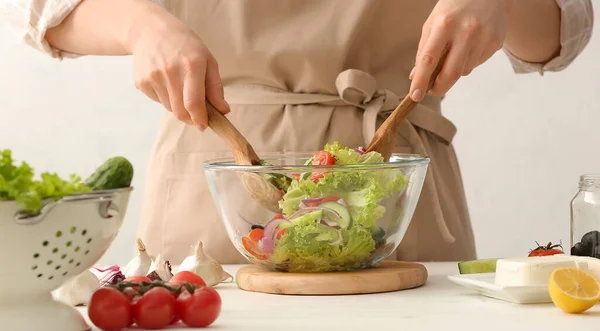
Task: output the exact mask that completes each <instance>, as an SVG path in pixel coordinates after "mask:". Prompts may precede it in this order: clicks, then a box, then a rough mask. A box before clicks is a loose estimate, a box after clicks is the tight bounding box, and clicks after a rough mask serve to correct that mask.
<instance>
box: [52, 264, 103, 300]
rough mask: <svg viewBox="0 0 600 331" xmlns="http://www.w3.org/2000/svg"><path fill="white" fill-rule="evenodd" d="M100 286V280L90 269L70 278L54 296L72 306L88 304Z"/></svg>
mask: <svg viewBox="0 0 600 331" xmlns="http://www.w3.org/2000/svg"><path fill="white" fill-rule="evenodd" d="M98 288H100V281H99V280H98V277H96V275H94V273H93V272H91V271H90V270H86V271H84V272H83V273H81V274H80V275H78V276H76V277H73V278H71V279H69V280H68V281H67V282H66V283H64V284H63V286H61V287H60V288H59V289H57V290H56V291H54V292H53V293H52V294H53V296H54V298H55V299H56V300H58V301H61V302H63V303H65V304H67V305H71V306H86V305H87V304H88V303H89V302H90V299H91V298H92V295H93V294H94V292H95V291H96V290H97V289H98Z"/></svg>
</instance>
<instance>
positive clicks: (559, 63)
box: [504, 0, 594, 75]
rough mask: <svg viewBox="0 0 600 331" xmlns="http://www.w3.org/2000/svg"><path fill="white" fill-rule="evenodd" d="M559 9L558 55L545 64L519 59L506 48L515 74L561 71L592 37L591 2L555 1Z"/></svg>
mask: <svg viewBox="0 0 600 331" xmlns="http://www.w3.org/2000/svg"><path fill="white" fill-rule="evenodd" d="M556 3H557V4H558V6H559V7H560V9H561V26H560V45H561V50H560V53H559V54H558V55H557V56H556V57H555V58H553V59H551V60H550V61H548V62H547V63H531V62H527V61H524V60H522V59H519V58H518V57H517V56H515V55H514V54H512V53H511V52H510V51H508V50H507V49H506V48H504V52H505V53H506V54H507V55H508V58H509V60H510V62H511V64H512V67H513V70H514V71H515V72H516V73H530V72H538V73H540V74H542V75H543V74H544V72H546V71H561V70H563V69H565V68H566V67H567V66H568V65H569V64H571V62H573V61H574V60H575V58H576V57H577V56H578V55H579V54H580V53H581V52H582V51H583V49H584V48H585V47H586V45H587V44H588V43H589V41H590V39H591V37H592V29H593V27H594V11H593V8H592V2H591V0H556Z"/></svg>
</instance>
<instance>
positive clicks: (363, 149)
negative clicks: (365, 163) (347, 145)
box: [355, 146, 367, 155]
mask: <svg viewBox="0 0 600 331" xmlns="http://www.w3.org/2000/svg"><path fill="white" fill-rule="evenodd" d="M355 151H356V152H357V153H358V154H360V155H364V154H365V153H366V152H367V149H366V148H364V147H362V146H360V147H358V148H356V149H355Z"/></svg>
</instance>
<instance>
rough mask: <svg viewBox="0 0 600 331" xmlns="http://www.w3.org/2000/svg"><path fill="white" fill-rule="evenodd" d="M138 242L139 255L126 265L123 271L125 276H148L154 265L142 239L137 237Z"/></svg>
mask: <svg viewBox="0 0 600 331" xmlns="http://www.w3.org/2000/svg"><path fill="white" fill-rule="evenodd" d="M136 243H137V246H138V255H137V256H136V257H134V258H133V260H131V261H129V263H127V266H125V270H124V272H123V274H124V275H125V277H131V276H146V275H147V274H148V271H149V270H150V266H151V265H152V258H151V257H150V256H149V255H148V253H147V252H146V246H144V243H143V242H142V239H140V238H137V240H136Z"/></svg>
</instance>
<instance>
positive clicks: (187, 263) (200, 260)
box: [177, 241, 233, 286]
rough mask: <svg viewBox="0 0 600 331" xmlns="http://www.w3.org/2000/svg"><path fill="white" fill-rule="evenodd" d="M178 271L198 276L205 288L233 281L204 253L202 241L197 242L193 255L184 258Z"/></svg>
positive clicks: (231, 277)
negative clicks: (229, 280)
mask: <svg viewBox="0 0 600 331" xmlns="http://www.w3.org/2000/svg"><path fill="white" fill-rule="evenodd" d="M180 271H190V272H193V273H195V274H196V275H198V276H200V277H201V278H202V279H203V280H204V282H205V283H206V285H207V286H215V285H217V284H219V283H222V282H224V281H226V280H228V279H233V276H231V275H230V274H228V273H227V272H225V270H223V267H221V265H220V264H219V263H218V262H217V261H215V260H214V259H212V258H211V257H210V256H208V255H206V254H205V253H204V248H203V244H202V241H198V244H197V245H196V249H195V254H194V255H192V256H188V257H186V258H185V259H184V260H183V261H182V262H181V264H180V265H179V269H177V272H180Z"/></svg>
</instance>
